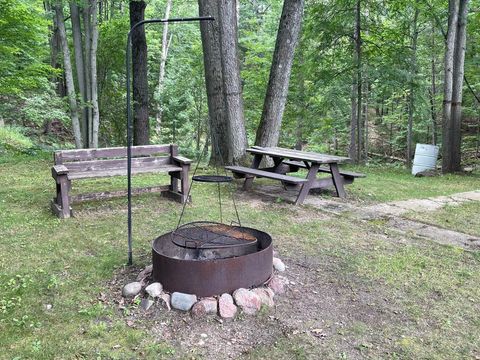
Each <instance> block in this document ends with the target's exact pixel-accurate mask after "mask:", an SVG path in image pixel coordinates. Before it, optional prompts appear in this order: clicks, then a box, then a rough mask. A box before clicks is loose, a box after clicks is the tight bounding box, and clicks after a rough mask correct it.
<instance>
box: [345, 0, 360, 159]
mask: <svg viewBox="0 0 480 360" xmlns="http://www.w3.org/2000/svg"><path fill="white" fill-rule="evenodd" d="M360 5H361V4H360V0H357V2H356V6H355V27H354V32H353V42H354V44H353V45H354V46H353V47H354V51H353V65H354V68H355V71H354V73H353V81H352V96H351V116H350V145H349V147H348V156H349V157H350V159H352V161H353V162H354V163H356V164H357V163H359V162H360V161H361V149H362V136H361V134H362V131H361V129H360V127H361V123H360V118H361V114H362V58H361V51H362V38H361V28H360V25H361V24H360V21H361V18H360V15H361V14H360V10H361V6H360Z"/></svg>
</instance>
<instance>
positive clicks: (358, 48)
mask: <svg viewBox="0 0 480 360" xmlns="http://www.w3.org/2000/svg"><path fill="white" fill-rule="evenodd" d="M355 60H356V61H355V67H356V69H357V119H356V120H357V162H361V161H362V138H363V136H362V123H361V118H362V35H361V3H360V0H357V5H356V11H355Z"/></svg>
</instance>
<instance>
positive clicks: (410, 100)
mask: <svg viewBox="0 0 480 360" xmlns="http://www.w3.org/2000/svg"><path fill="white" fill-rule="evenodd" d="M415 6H416V7H415V15H414V16H413V23H412V26H413V28H412V57H411V66H412V67H411V73H410V92H409V94H408V128H407V154H406V155H407V163H406V165H407V168H409V169H410V168H411V167H412V154H413V146H412V137H413V115H414V111H415V81H416V76H417V39H418V29H417V20H418V13H419V8H418V4H415Z"/></svg>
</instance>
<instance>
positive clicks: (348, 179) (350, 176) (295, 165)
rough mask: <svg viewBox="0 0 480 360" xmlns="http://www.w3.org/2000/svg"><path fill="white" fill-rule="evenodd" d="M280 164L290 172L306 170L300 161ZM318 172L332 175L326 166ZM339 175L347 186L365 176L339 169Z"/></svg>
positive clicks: (288, 161)
mask: <svg viewBox="0 0 480 360" xmlns="http://www.w3.org/2000/svg"><path fill="white" fill-rule="evenodd" d="M282 164H283V165H288V166H289V170H290V171H298V169H299V168H303V169H308V167H307V165H306V164H305V163H304V162H301V161H293V160H284V161H283V162H282ZM287 172H289V171H287ZM318 172H324V173H329V174H331V173H332V172H331V170H330V168H329V167H328V166H320V167H319V168H318ZM339 173H340V175H342V176H343V178H344V179H345V183H347V184H348V183H352V182H353V180H354V179H356V178H363V177H366V175H365V174H361V173H356V172H352V171H345V170H340V169H339Z"/></svg>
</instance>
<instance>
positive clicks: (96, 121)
mask: <svg viewBox="0 0 480 360" xmlns="http://www.w3.org/2000/svg"><path fill="white" fill-rule="evenodd" d="M90 4H91V10H92V19H91V26H92V28H91V34H92V45H91V48H90V75H91V76H92V80H91V83H90V86H91V89H92V90H91V93H92V142H91V144H90V146H91V147H93V148H98V128H99V126H100V112H99V109H98V92H97V89H98V85H97V84H98V82H97V46H98V18H97V0H90Z"/></svg>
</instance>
